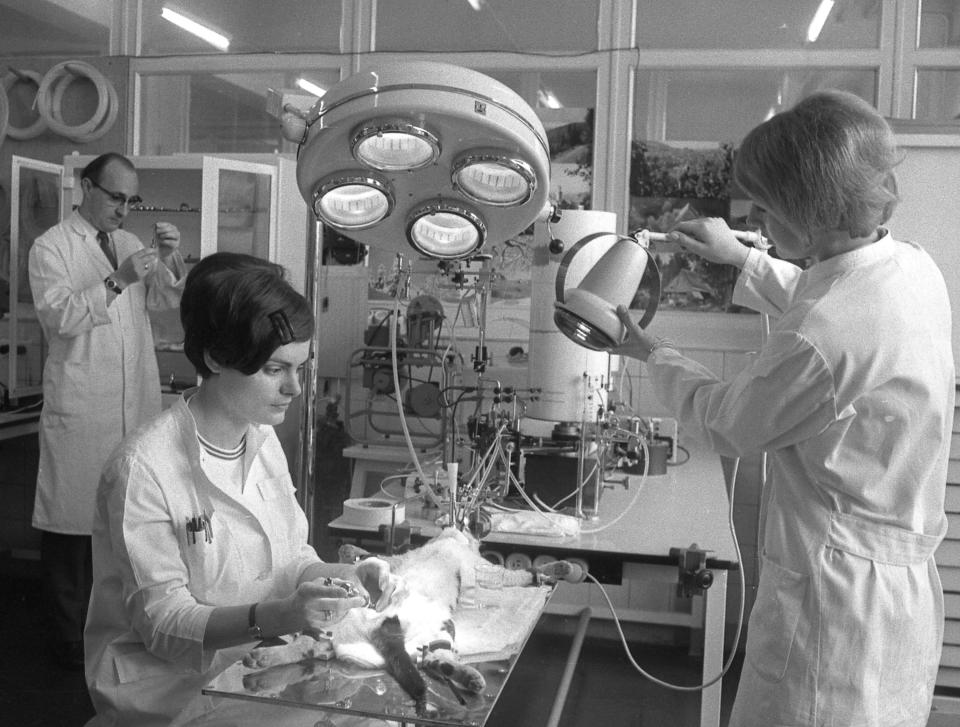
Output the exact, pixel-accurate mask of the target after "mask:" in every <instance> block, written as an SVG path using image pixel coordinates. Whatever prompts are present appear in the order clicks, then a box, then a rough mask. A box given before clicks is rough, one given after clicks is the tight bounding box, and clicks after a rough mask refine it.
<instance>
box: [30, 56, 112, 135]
mask: <svg viewBox="0 0 960 727" xmlns="http://www.w3.org/2000/svg"><path fill="white" fill-rule="evenodd" d="M81 76H85V77H87V78H88V79H90V81H91V82H92V83H93V85H94V87H95V88H96V89H97V108H96V111H94V112H93V115H92V116H91V117H90V118H89V119H87V120H86V121H85V122H83V123H82V124H77V125H76V126H69V125H68V124H66V123H65V122H64V120H63V110H62V108H61V105H62V103H63V95H64V92H65V91H66V89H67V87H68V86H69V85H70V84H71V83H73V81H74V80H76V79H77V78H79V77H81ZM117 106H118V104H117V91H116V89H114V87H113V84H112V83H110V81H109V80H107V79H106V78H105V77H104V76H103V74H102V73H100V71H98V70H97V69H96V68H94V67H93V66H91V65H90V64H89V63H85V62H83V61H64V62H63V63H58V64H57V65H55V66H53V68H51V69H50V70H49V71H47V73H46V75H44V77H43V80H42V81H41V82H40V88H39V89H38V90H37V111H38V112H39V113H40V116H41V117H42V118H43V120H44V121H45V122H46V124H47V126H49V127H50V129H51V130H52V131H54V132H56V133H57V134H60V135H61V136H65V137H67V138H68V139H70V140H71V141H75V142H77V143H85V142H88V141H93V140H94V139H99V138H100V137H101V136H103V135H104V134H105V133H107V131H109V130H110V128H111V127H112V126H113V124H114V123H115V122H116V120H117V113H118V111H119V109H118V108H117Z"/></svg>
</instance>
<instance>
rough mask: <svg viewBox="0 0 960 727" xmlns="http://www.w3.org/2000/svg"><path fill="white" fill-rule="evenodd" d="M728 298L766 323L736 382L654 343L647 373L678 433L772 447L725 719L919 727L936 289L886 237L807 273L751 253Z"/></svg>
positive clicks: (914, 260)
mask: <svg viewBox="0 0 960 727" xmlns="http://www.w3.org/2000/svg"><path fill="white" fill-rule="evenodd" d="M735 300H736V301H737V302H738V303H742V304H745V305H748V306H749V307H751V308H754V309H755V310H760V311H763V312H766V313H769V314H771V315H772V316H774V317H775V319H776V320H775V324H774V326H773V328H772V331H771V334H770V337H769V340H768V341H767V343H766V345H765V346H764V349H763V351H762V352H761V354H760V355H759V357H758V358H757V360H756V361H755V362H754V363H753V364H752V365H751V366H750V367H748V368H747V369H745V370H744V371H742V372H740V373H739V374H738V375H736V376H735V377H734V378H733V379H732V380H730V381H727V382H721V381H718V380H717V378H716V377H715V376H714V375H713V374H712V373H711V372H709V371H708V370H707V369H705V368H704V367H702V366H700V365H698V364H696V363H695V362H693V361H691V360H689V359H687V358H685V357H683V356H681V355H680V354H679V353H678V352H677V351H675V350H672V349H670V348H666V347H663V348H658V349H657V350H655V351H654V353H653V354H652V355H651V357H650V360H649V362H648V368H649V372H650V377H651V380H652V385H653V387H654V391H655V392H656V394H657V396H658V397H659V398H660V399H661V400H662V401H663V403H664V404H666V405H668V406H670V407H671V408H672V410H673V411H675V412H679V419H680V423H681V426H682V427H683V429H684V432H685V436H688V437H692V438H694V439H698V440H701V441H704V442H707V443H709V444H710V445H712V446H713V448H714V449H715V450H716V451H717V452H719V453H720V454H724V455H730V456H739V455H749V454H756V453H759V452H760V451H761V450H766V451H767V452H768V453H769V459H770V466H771V478H770V482H769V486H768V487H767V491H766V492H765V493H764V503H763V506H764V508H765V511H766V527H765V532H764V534H763V544H762V548H761V571H760V581H759V587H758V592H757V598H756V603H755V605H754V607H753V611H752V613H751V616H750V623H749V632H748V637H747V643H746V659H745V663H744V667H743V672H742V675H741V678H740V685H739V691H738V694H737V699H736V703H735V704H734V707H733V712H732V715H731V719H730V725H731V727H744V726H755V727H761V726H762V727H769V726H771V725H791V726H799V725H811V726H812V725H816V726H821V725H844V727H854V726H856V725H864V726H866V725H869V726H870V727H888V726H892V725H897V726H898V727H906V726H908V725H910V726H914V725H915V726H916V727H924V726H925V725H926V723H927V717H928V713H929V710H930V705H931V700H932V688H933V684H934V680H935V677H936V672H937V667H938V662H939V656H940V649H941V641H942V629H943V595H942V590H941V587H940V581H939V578H938V576H937V570H936V566H935V563H934V560H933V553H934V550H935V549H936V547H937V545H938V544H939V543H940V541H941V540H942V538H943V536H944V534H945V532H946V516H945V514H944V507H943V502H944V494H945V487H946V467H947V459H948V450H949V445H950V433H951V424H952V417H953V406H954V392H955V378H954V363H953V359H952V350H951V337H950V326H951V321H950V307H949V302H948V298H947V292H946V286H945V284H944V281H943V278H942V276H941V274H940V272H939V270H937V268H936V266H935V265H934V263H933V262H932V260H931V259H930V257H929V256H928V255H927V254H926V253H925V252H923V251H922V250H921V249H919V248H918V247H917V246H915V245H912V244H908V243H903V242H897V241H895V240H893V239H892V238H891V237H890V236H889V235H885V236H884V237H882V239H881V240H879V241H878V242H876V243H874V244H872V245H867V246H865V247H862V248H860V249H857V250H854V251H851V252H849V253H845V254H843V255H839V256H837V257H834V258H830V259H828V260H825V261H823V262H820V263H817V264H815V265H813V266H812V267H811V268H810V269H808V270H806V271H801V270H800V268H797V267H796V266H793V265H790V264H789V263H786V262H783V261H779V260H775V259H771V258H769V257H768V256H765V255H761V254H760V253H758V252H757V251H751V252H750V257H749V259H748V261H747V265H746V266H745V268H744V270H743V272H742V273H741V276H740V278H739V279H738V282H737V287H736V290H735Z"/></svg>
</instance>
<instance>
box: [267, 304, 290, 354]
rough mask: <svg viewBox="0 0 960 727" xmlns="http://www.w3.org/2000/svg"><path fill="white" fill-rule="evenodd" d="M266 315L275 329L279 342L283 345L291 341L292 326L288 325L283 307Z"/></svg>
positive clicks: (288, 321)
mask: <svg viewBox="0 0 960 727" xmlns="http://www.w3.org/2000/svg"><path fill="white" fill-rule="evenodd" d="M267 317H268V318H269V319H270V323H271V324H272V325H273V330H274V331H276V333H277V336H278V337H279V338H280V343H281V344H283V345H286V344H288V343H293V327H292V326H291V325H290V320H289V319H288V318H287V314H286V313H284V312H283V309H282V308H281V309H280V310H276V311H274V312H273V313H271V314H270V315H269V316H267Z"/></svg>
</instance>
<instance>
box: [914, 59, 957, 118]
mask: <svg viewBox="0 0 960 727" xmlns="http://www.w3.org/2000/svg"><path fill="white" fill-rule="evenodd" d="M913 118H915V119H920V120H923V121H956V120H958V119H960V70H946V69H938V68H929V69H928V68H921V69H919V70H918V71H917V97H916V109H915V111H914V115H913Z"/></svg>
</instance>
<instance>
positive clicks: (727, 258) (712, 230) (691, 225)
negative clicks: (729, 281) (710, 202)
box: [667, 217, 750, 268]
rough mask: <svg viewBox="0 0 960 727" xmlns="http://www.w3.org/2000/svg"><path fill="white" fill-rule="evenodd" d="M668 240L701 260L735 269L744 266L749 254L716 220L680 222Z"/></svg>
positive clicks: (723, 222)
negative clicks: (730, 266) (732, 266)
mask: <svg viewBox="0 0 960 727" xmlns="http://www.w3.org/2000/svg"><path fill="white" fill-rule="evenodd" d="M667 240H668V241H669V242H676V243H679V245H680V247H681V248H683V250H684V252H692V253H693V254H694V255H699V256H700V257H702V258H703V259H704V260H709V261H711V262H715V263H721V264H723V265H734V266H736V267H738V268H742V267H743V266H744V265H745V264H746V262H747V254H748V253H749V252H750V250H749V248H747V247H745V246H744V245H743V243H741V242H740V240H738V239H737V238H736V237H734V234H733V231H732V230H731V229H730V227H729V226H728V225H727V223H726V222H725V221H724V220H722V219H720V218H719V217H700V218H698V219H696V220H688V221H687V222H680V223H679V224H677V226H676V227H675V228H674V229H673V231H672V232H669V233H667Z"/></svg>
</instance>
